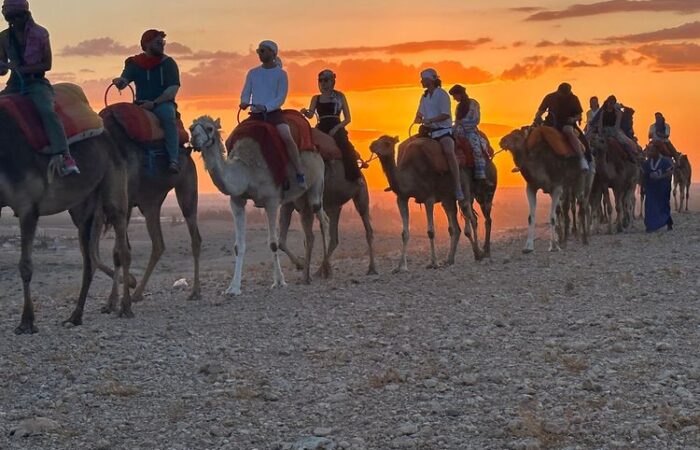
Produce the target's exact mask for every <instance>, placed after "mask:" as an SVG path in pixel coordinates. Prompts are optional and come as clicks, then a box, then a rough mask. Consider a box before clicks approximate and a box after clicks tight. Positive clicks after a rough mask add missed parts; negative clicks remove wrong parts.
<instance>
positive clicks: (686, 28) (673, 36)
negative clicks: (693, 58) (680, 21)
mask: <svg viewBox="0 0 700 450" xmlns="http://www.w3.org/2000/svg"><path fill="white" fill-rule="evenodd" d="M681 39H700V21H696V22H691V23H686V24H684V25H681V26H678V27H675V28H664V29H662V30H657V31H652V32H649V33H639V34H628V35H625V36H613V37H609V38H607V39H605V41H616V42H629V43H644V42H656V41H670V40H681Z"/></svg>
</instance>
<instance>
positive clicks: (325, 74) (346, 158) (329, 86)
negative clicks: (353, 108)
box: [301, 69, 362, 181]
mask: <svg viewBox="0 0 700 450" xmlns="http://www.w3.org/2000/svg"><path fill="white" fill-rule="evenodd" d="M335 80H336V75H335V73H333V71H331V70H329V69H326V70H323V71H322V72H321V73H319V74H318V88H319V90H320V91H321V94H319V95H314V96H313V97H312V98H311V104H310V105H309V107H308V109H307V108H302V109H301V113H302V114H303V115H304V116H306V117H307V118H308V119H311V118H312V117H313V116H314V115H315V114H318V123H317V124H316V128H317V129H319V130H321V131H323V132H324V133H326V134H329V135H330V136H332V137H333V139H335V142H336V144H338V148H340V152H341V154H342V157H343V167H344V168H345V179H347V180H348V181H357V180H360V179H361V178H362V172H361V171H360V168H359V166H358V165H357V151H356V150H355V147H354V146H353V145H352V143H351V142H350V138H349V137H348V132H347V130H346V129H345V127H347V126H348V125H349V124H350V121H351V120H352V119H351V116H350V106H348V100H347V98H346V97H345V95H344V94H343V93H342V92H340V91H337V90H336V89H335ZM341 113H342V114H343V120H342V121H341V120H340V114H341Z"/></svg>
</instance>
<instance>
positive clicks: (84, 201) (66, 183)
mask: <svg viewBox="0 0 700 450" xmlns="http://www.w3.org/2000/svg"><path fill="white" fill-rule="evenodd" d="M0 136H1V139H0V142H2V144H0V209H2V207H3V206H9V207H10V208H11V209H12V210H13V212H14V214H15V216H17V217H18V218H19V223H20V230H21V242H22V244H21V245H22V248H21V257H20V262H19V270H20V275H21V278H22V286H23V289H24V307H23V311H22V318H21V321H20V324H19V326H18V327H17V328H16V329H15V333H16V334H33V333H36V332H37V331H38V329H37V327H36V325H35V323H34V322H35V316H34V304H33V302H32V297H31V291H30V284H31V280H32V274H33V272H34V268H33V263H32V250H33V245H34V235H35V233H36V229H37V224H38V221H39V217H41V216H48V215H52V214H57V213H60V212H62V211H66V210H67V211H69V213H70V216H71V219H72V220H73V223H74V224H75V225H76V227H77V228H78V236H79V240H80V250H81V253H82V256H83V276H82V285H81V288H80V293H79V295H78V301H77V304H76V307H75V309H74V310H73V313H72V314H71V316H70V318H68V319H67V320H66V321H65V322H64V323H70V324H72V325H75V326H78V325H81V324H82V321H83V311H84V309H85V302H86V299H87V295H88V291H89V288H90V285H91V283H92V279H93V276H94V274H95V265H94V264H93V261H92V258H91V248H90V246H91V245H92V244H93V242H94V240H93V238H92V236H94V235H95V234H97V233H99V229H98V228H97V227H96V226H95V223H96V215H97V214H100V213H99V211H104V215H105V219H106V221H107V223H109V224H110V225H111V226H113V227H114V230H115V234H116V245H115V248H114V265H115V270H119V268H121V269H122V271H123V278H124V280H125V282H124V295H123V297H122V302H121V309H120V311H119V316H120V317H133V315H134V314H133V312H132V309H131V298H130V294H129V286H128V273H129V264H130V252H129V248H128V244H127V237H126V229H127V191H126V184H127V179H126V163H125V160H124V156H123V155H122V154H121V152H120V151H119V149H118V148H117V147H116V146H115V145H114V142H113V141H112V139H111V137H110V136H109V133H108V132H104V133H103V134H101V135H99V136H96V137H92V138H89V139H86V140H84V141H81V142H77V143H75V144H73V145H71V147H70V151H71V154H72V155H73V157H74V158H75V160H76V162H77V163H78V166H79V167H80V170H81V174H80V175H71V176H68V177H65V178H60V177H56V178H54V179H53V181H52V183H49V165H52V164H55V162H53V161H52V162H51V163H50V161H49V158H48V157H47V156H43V155H39V154H37V153H36V152H35V151H34V149H33V148H32V147H31V146H30V144H29V143H28V142H27V139H26V138H25V137H24V134H23V133H22V132H21V131H20V129H19V125H18V124H17V122H16V121H15V119H14V118H13V117H12V116H11V115H9V114H7V112H5V111H4V110H0ZM51 159H52V160H53V159H54V158H51ZM115 306H116V305H115Z"/></svg>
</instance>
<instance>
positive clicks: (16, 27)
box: [0, 0, 80, 176]
mask: <svg viewBox="0 0 700 450" xmlns="http://www.w3.org/2000/svg"><path fill="white" fill-rule="evenodd" d="M2 15H3V16H4V17H5V20H6V21H7V23H8V24H9V28H8V29H6V30H4V31H2V32H0V76H4V75H6V74H7V72H8V71H10V70H12V74H11V75H10V78H9V80H8V81H7V87H6V88H5V89H4V90H3V91H2V92H0V95H10V94H20V93H21V94H24V95H26V96H27V97H29V98H30V99H31V101H32V103H33V104H34V106H35V107H36V110H37V113H38V114H39V117H40V118H41V123H42V125H43V126H44V132H45V133H46V137H47V138H48V141H49V146H50V148H51V153H52V154H54V155H63V167H62V169H61V173H60V175H61V176H65V175H71V174H79V173H80V170H79V169H78V166H77V164H76V163H75V160H74V159H73V157H72V156H71V154H70V151H69V149H68V140H67V139H66V131H65V129H64V128H63V124H62V123H61V121H60V119H59V118H58V115H57V114H56V111H55V109H54V104H55V94H54V90H53V88H52V87H51V83H49V80H47V79H46V72H48V71H50V70H51V66H52V62H53V57H52V54H51V44H50V41H49V32H48V31H47V30H46V29H45V28H43V27H41V26H39V25H37V24H36V22H34V18H33V17H32V13H31V12H30V11H29V2H28V1H27V0H5V1H4V2H3V5H2Z"/></svg>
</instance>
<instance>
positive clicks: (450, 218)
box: [442, 201, 462, 266]
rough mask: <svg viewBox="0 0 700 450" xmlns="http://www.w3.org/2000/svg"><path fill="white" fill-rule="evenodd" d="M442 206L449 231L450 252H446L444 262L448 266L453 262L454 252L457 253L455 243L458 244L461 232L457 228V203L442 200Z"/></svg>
mask: <svg viewBox="0 0 700 450" xmlns="http://www.w3.org/2000/svg"><path fill="white" fill-rule="evenodd" d="M442 208H443V209H444V210H445V214H446V215H447V222H448V224H449V229H448V231H449V233H450V252H449V253H448V254H447V261H446V262H445V263H446V264H447V265H448V266H451V265H453V264H454V263H455V254H457V245H458V244H459V236H460V234H462V230H460V229H459V220H457V205H456V204H455V202H450V201H445V202H442Z"/></svg>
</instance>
